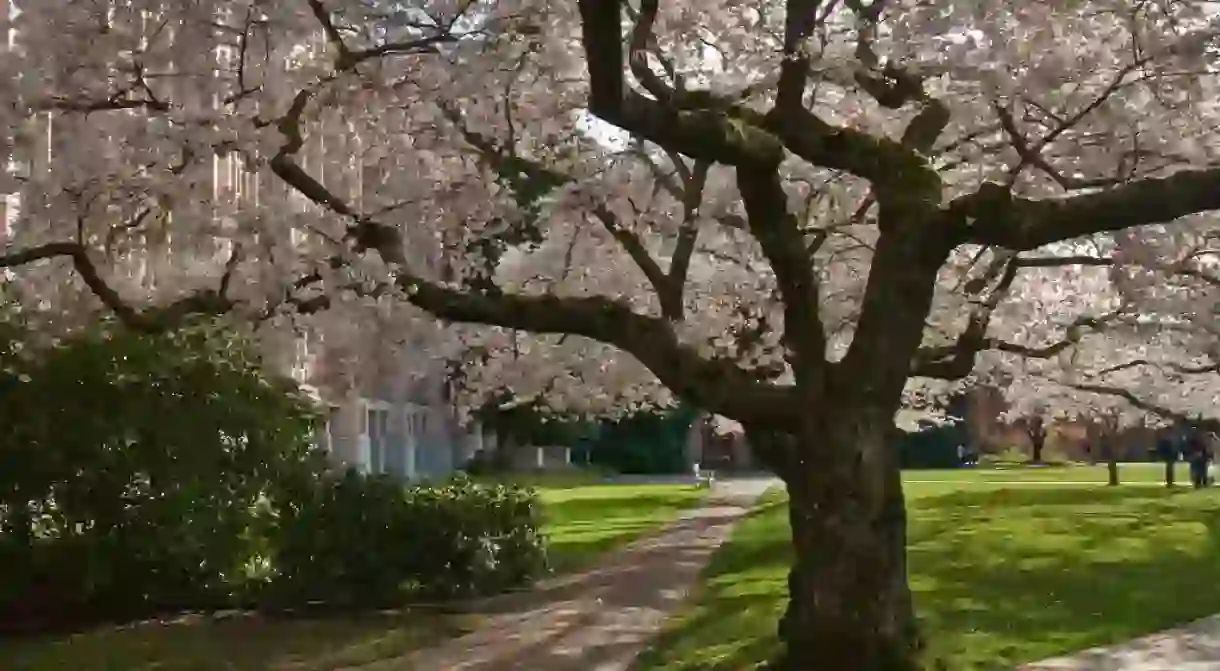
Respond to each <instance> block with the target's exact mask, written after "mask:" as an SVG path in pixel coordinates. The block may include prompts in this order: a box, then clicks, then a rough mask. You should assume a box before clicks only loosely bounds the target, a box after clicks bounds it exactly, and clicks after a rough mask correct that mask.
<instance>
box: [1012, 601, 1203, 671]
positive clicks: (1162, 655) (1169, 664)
mask: <svg viewBox="0 0 1220 671" xmlns="http://www.w3.org/2000/svg"><path fill="white" fill-rule="evenodd" d="M1018 671H1220V615H1215V616H1212V617H1208V618H1204V619H1202V620H1198V621H1197V622H1194V623H1191V624H1188V625H1186V626H1183V627H1179V628H1176V629H1170V630H1169V631H1164V632H1161V633H1159V634H1153V635H1151V636H1145V637H1143V638H1137V639H1135V640H1134V641H1130V642H1128V643H1123V644H1121V645H1116V646H1112V647H1108V648H1093V649H1090V650H1085V651H1084V652H1080V653H1077V654H1074V655H1070V656H1067V657H1058V658H1055V659H1048V660H1046V661H1043V662H1037V663H1034V664H1026V665H1025V666H1022V667H1020V668H1019V669H1018Z"/></svg>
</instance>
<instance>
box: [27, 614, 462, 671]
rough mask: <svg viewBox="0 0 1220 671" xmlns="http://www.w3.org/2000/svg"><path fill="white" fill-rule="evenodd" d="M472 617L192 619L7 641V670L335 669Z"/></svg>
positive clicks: (398, 650) (443, 632) (418, 642)
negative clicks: (68, 635)
mask: <svg viewBox="0 0 1220 671" xmlns="http://www.w3.org/2000/svg"><path fill="white" fill-rule="evenodd" d="M470 625H471V620H470V619H469V618H459V617H454V616H444V617H441V616H437V615H435V614H429V613H414V612H394V613H370V614H365V615H352V616H344V617H329V618H316V619H291V620H281V619H272V618H266V617H262V616H258V615H254V614H237V615H232V616H228V617H220V618H218V617H211V616H185V617H181V618H176V619H174V620H170V621H154V622H142V623H138V624H132V625H127V626H123V627H112V628H102V629H97V630H94V631H91V632H88V633H83V634H77V635H74V636H71V637H56V638H46V639H41V640H39V639H27V640H17V641H6V642H5V651H4V655H3V658H4V663H3V668H4V669H5V671H52V670H55V671H58V670H60V669H73V670H74V671H118V670H120V669H121V670H122V671H154V670H156V671H216V670H218V669H225V670H227V671H270V670H273V669H274V670H279V669H292V670H293V671H332V670H333V669H340V668H348V667H354V666H363V665H367V664H374V663H377V662H380V661H384V660H390V659H394V658H398V657H402V656H403V655H405V654H407V653H409V652H411V651H413V650H415V649H418V648H420V647H422V646H423V645H426V644H430V643H433V642H435V641H436V640H439V639H443V638H449V637H452V636H456V635H459V634H461V633H463V632H465V631H467V630H468V629H469V627H470Z"/></svg>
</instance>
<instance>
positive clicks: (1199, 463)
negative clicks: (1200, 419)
mask: <svg viewBox="0 0 1220 671" xmlns="http://www.w3.org/2000/svg"><path fill="white" fill-rule="evenodd" d="M1184 452H1185V456H1186V461H1187V462H1188V463H1189V464H1190V484H1192V485H1193V486H1194V488H1195V489H1202V488H1203V487H1206V486H1207V485H1208V481H1207V480H1208V478H1207V467H1208V465H1209V464H1210V463H1211V460H1212V451H1211V447H1210V446H1209V445H1208V444H1207V441H1205V440H1204V439H1203V436H1202V434H1200V433H1199V432H1198V431H1195V430H1191V432H1190V433H1189V434H1188V435H1187V438H1186V449H1185V450H1184Z"/></svg>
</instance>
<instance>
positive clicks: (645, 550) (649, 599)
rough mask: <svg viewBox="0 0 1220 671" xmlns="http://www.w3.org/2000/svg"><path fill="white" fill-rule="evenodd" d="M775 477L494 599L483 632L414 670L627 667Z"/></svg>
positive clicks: (721, 490) (431, 654)
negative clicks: (592, 564) (582, 567)
mask: <svg viewBox="0 0 1220 671" xmlns="http://www.w3.org/2000/svg"><path fill="white" fill-rule="evenodd" d="M777 482H778V481H776V480H772V479H769V478H743V479H729V480H721V481H718V482H717V483H716V485H715V486H714V487H713V489H712V492H711V494H710V496H709V499H708V502H707V503H706V504H704V505H703V506H701V507H699V508H696V509H693V510H691V511H688V512H687V513H686V514H685V515H683V516H682V517H681V518H679V519H678V520H677V521H676V522H674V523H672V524H671V525H669V526H668V527H666V528H664V529H663V530H662V531H661V532H659V533H656V534H653V535H652V536H650V537H647V538H644V539H641V540H639V541H636V542H635V543H633V544H631V545H628V546H627V547H625V548H623V549H621V550H618V551H615V552H613V553H611V554H610V556H608V557H607V558H606V559H605V560H604V561H603V562H602V563H601V565H600V566H598V567H597V568H594V569H591V570H588V571H585V572H583V573H578V574H575V575H571V576H561V577H558V578H555V579H552V580H550V581H547V582H544V583H542V584H541V585H539V586H538V588H537V589H535V590H533V591H531V592H528V593H524V594H517V595H511V596H509V597H505V598H502V599H499V600H496V601H493V602H492V604H493V605H492V613H491V614H490V616H489V617H488V618H487V619H486V620H484V621H483V624H482V625H481V626H480V627H479V629H478V630H477V631H475V632H473V633H471V634H468V635H466V636H463V637H461V638H457V639H453V640H452V641H448V642H447V643H445V644H443V645H441V646H440V647H437V648H434V649H431V650H424V651H420V652H416V653H413V654H412V655H410V656H409V657H407V658H406V659H405V660H399V661H398V663H397V664H396V665H395V667H394V668H396V669H401V668H403V664H404V662H405V667H406V668H407V669H415V670H417V671H435V670H438V669H444V670H445V671H513V670H516V669H523V670H526V669H528V670H529V671H625V670H626V669H628V667H630V665H631V663H632V662H633V661H634V660H635V658H636V656H637V655H638V654H639V652H640V651H641V650H642V649H643V648H644V646H645V645H647V643H648V642H649V640H650V639H651V638H652V637H653V635H655V634H656V632H657V630H658V629H659V628H660V627H661V625H662V623H663V622H664V621H665V619H666V617H667V616H668V615H669V614H670V613H671V612H672V611H673V610H674V609H675V608H676V607H678V606H679V605H680V604H681V603H682V601H683V600H684V599H685V598H686V595H687V593H688V592H689V591H690V589H691V588H692V587H693V586H694V585H695V583H696V581H697V580H698V577H699V573H700V572H701V571H702V570H703V568H704V566H706V565H707V562H708V561H709V560H710V559H711V555H712V553H713V552H714V551H715V550H716V548H717V547H718V546H719V545H720V544H721V542H723V541H724V540H725V538H726V537H727V536H728V533H729V530H730V529H731V528H732V526H733V523H734V522H736V521H737V520H738V519H739V518H740V517H741V516H742V515H743V514H745V513H746V512H747V511H748V510H749V509H750V507H751V506H752V505H753V504H754V502H755V501H756V500H757V499H758V497H759V496H760V495H761V494H762V493H763V492H764V491H766V490H767V489H768V488H769V487H771V486H772V485H774V484H776V483H777Z"/></svg>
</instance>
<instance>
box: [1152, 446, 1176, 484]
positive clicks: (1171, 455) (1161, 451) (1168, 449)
mask: <svg viewBox="0 0 1220 671" xmlns="http://www.w3.org/2000/svg"><path fill="white" fill-rule="evenodd" d="M1156 455H1157V458H1158V459H1160V460H1161V462H1162V463H1164V464H1165V486H1166V487H1172V486H1174V469H1175V468H1177V465H1178V456H1179V455H1178V446H1177V444H1176V443H1175V442H1174V440H1173V438H1171V437H1170V436H1161V439H1160V440H1158V441H1157V442H1156Z"/></svg>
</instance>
